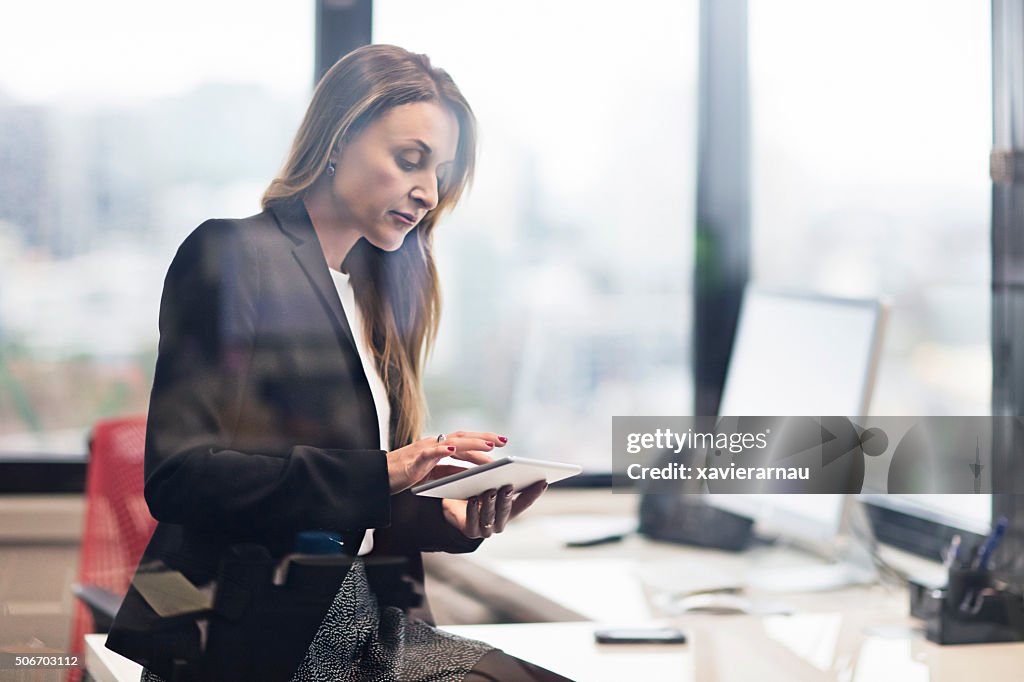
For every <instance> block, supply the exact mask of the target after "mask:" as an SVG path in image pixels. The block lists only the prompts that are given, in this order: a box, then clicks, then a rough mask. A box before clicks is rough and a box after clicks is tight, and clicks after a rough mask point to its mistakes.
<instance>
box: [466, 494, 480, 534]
mask: <svg viewBox="0 0 1024 682" xmlns="http://www.w3.org/2000/svg"><path fill="white" fill-rule="evenodd" d="M466 536H467V537H471V538H478V537H480V499H479V498H477V497H471V498H469V499H468V500H466Z"/></svg>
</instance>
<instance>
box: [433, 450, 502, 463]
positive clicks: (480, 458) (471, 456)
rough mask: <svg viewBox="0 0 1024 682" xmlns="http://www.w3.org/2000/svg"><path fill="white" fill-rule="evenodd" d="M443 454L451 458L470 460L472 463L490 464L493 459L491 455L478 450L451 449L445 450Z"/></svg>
mask: <svg viewBox="0 0 1024 682" xmlns="http://www.w3.org/2000/svg"><path fill="white" fill-rule="evenodd" d="M445 454H446V455H448V456H450V457H451V458H452V459H460V460H462V461H463V462H472V463H473V464H490V463H491V462H493V461H494V458H493V457H491V456H490V455H488V454H487V453H486V452H481V451H480V450H462V451H459V450H453V451H451V452H445Z"/></svg>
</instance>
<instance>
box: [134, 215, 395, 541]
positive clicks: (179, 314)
mask: <svg viewBox="0 0 1024 682" xmlns="http://www.w3.org/2000/svg"><path fill="white" fill-rule="evenodd" d="M244 231H245V226H239V225H237V224H235V223H234V222H233V221H207V222H206V223H204V224H203V225H201V226H199V227H198V228H197V229H196V230H195V231H194V232H193V233H192V234H191V235H190V236H189V237H188V238H187V239H186V240H185V242H184V243H183V244H182V246H181V247H180V248H179V249H178V252H177V254H176V255H175V257H174V260H173V262H172V263H171V266H170V268H169V270H168V273H167V278H166V280H165V282H164V290H163V296H162V299H161V303H160V345H159V351H158V356H157V362H156V373H155V376H154V381H153V391H152V396H151V399H150V408H149V417H148V424H147V433H146V454H145V476H146V481H145V496H146V501H147V503H148V504H149V507H150V510H151V512H152V514H153V516H154V518H156V519H157V520H159V521H164V522H168V523H175V524H180V525H184V526H191V527H197V528H208V529H210V530H214V529H215V530H216V531H218V532H224V533H228V534H231V535H241V536H248V537H260V536H266V535H275V536H280V535H282V534H285V535H286V534H290V533H295V532H298V531H301V530H307V529H331V530H347V529H361V528H373V527H377V528H382V527H386V526H388V525H390V523H391V518H390V516H391V511H390V507H391V504H390V500H389V498H390V494H389V486H388V473H387V460H386V458H385V456H384V453H383V452H382V451H380V450H338V449H325V448H318V447H312V446H305V445H289V446H268V447H267V448H266V449H259V448H257V449H255V450H253V449H234V448H233V447H232V445H233V443H232V436H231V434H232V433H234V430H235V426H236V424H237V422H238V420H239V418H240V415H241V413H242V410H243V407H244V406H243V405H242V404H241V402H242V400H243V398H242V396H243V395H245V391H244V388H245V386H246V383H245V382H246V381H247V380H249V379H250V376H249V375H250V373H251V369H252V367H251V364H252V360H253V354H254V342H255V339H256V334H257V310H258V305H259V300H260V298H259V288H260V259H259V258H258V257H257V254H256V249H257V247H256V245H255V240H254V239H252V238H251V237H250V238H245V235H244Z"/></svg>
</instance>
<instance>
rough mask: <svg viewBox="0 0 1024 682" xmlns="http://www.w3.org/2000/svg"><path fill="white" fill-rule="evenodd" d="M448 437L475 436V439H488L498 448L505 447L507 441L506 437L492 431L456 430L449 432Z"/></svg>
mask: <svg viewBox="0 0 1024 682" xmlns="http://www.w3.org/2000/svg"><path fill="white" fill-rule="evenodd" d="M448 438H449V439H451V438H476V439H477V440H484V441H490V442H492V443H494V446H495V447H498V448H501V447H505V445H506V444H507V443H508V437H506V436H502V435H501V434H498V433H494V432H493V431H456V432H455V433H449V434H448Z"/></svg>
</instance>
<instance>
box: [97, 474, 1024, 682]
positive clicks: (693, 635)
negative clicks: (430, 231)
mask: <svg viewBox="0 0 1024 682" xmlns="http://www.w3.org/2000/svg"><path fill="white" fill-rule="evenodd" d="M630 498H631V496H623V495H612V494H611V493H610V492H606V491H600V492H590V493H586V494H583V495H571V494H570V495H564V496H557V495H553V494H551V493H549V494H548V495H545V497H544V498H542V500H541V503H538V505H537V507H538V509H537V510H536V511H537V512H538V513H536V514H534V513H533V512H534V510H531V514H530V515H529V516H528V517H526V518H523V519H520V520H518V521H517V522H516V523H514V524H513V525H511V526H510V527H509V529H508V530H507V531H506V532H505V533H504V534H502V535H501V536H498V537H496V538H493V539H492V540H489V541H488V542H485V543H484V544H483V546H482V547H481V548H480V549H479V550H478V551H477V552H475V553H474V554H468V555H427V564H428V566H429V565H430V564H432V563H433V564H436V565H441V564H443V565H444V567H445V568H447V569H449V570H451V569H455V570H457V571H459V573H460V575H463V576H467V577H468V578H469V579H474V580H478V581H480V582H481V583H483V584H488V583H491V582H492V581H493V579H494V578H493V577H494V576H495V575H497V576H501V577H504V578H506V579H510V580H513V581H515V582H517V583H518V584H520V585H525V586H526V587H529V588H530V589H531V590H533V591H535V592H537V593H539V594H541V595H543V596H544V597H546V598H547V599H548V600H551V601H554V602H556V603H557V604H559V605H561V606H562V607H564V608H563V609H562V610H563V612H568V613H571V612H575V613H578V614H580V615H582V616H583V617H585V618H589V619H591V621H592V622H567V623H529V624H517V625H462V626H449V627H446V628H445V629H446V630H449V631H451V632H454V633H457V634H461V635H464V636H466V637H472V638H474V639H480V640H484V641H487V642H490V643H492V644H494V645H495V646H497V647H499V648H502V649H504V650H505V651H507V652H509V653H511V654H513V655H516V656H519V657H521V658H524V659H526V660H529V661H532V662H534V663H537V664H538V665H542V666H544V667H547V668H550V669H551V670H554V671H556V672H559V673H561V674H563V675H566V676H567V677H570V678H572V679H576V680H579V681H580V682H601V681H603V680H608V681H615V682H620V681H622V680H636V681H637V682H640V681H641V680H642V681H643V682H647V680H652V681H657V682H661V681H663V680H664V681H671V680H686V681H694V682H747V681H748V680H752V679H756V680H759V682H761V681H764V682H776V681H777V682H803V681H814V682H819V681H826V680H827V681H830V682H887V681H888V680H893V681H894V682H895V681H897V680H898V681H899V682H974V681H977V682H1010V681H1011V680H1012V681H1015V682H1019V681H1020V680H1024V644H989V645H967V646H947V647H940V646H937V645H935V644H932V643H931V642H928V641H927V640H925V639H924V638H923V637H922V636H921V635H920V633H919V632H918V633H915V631H914V628H915V626H917V625H919V624H918V623H917V622H916V621H914V620H913V619H911V618H909V616H908V615H907V608H908V607H907V596H906V593H905V591H904V590H903V589H900V588H893V587H883V586H880V585H874V586H869V587H857V588H847V589H843V590H839V591H836V592H831V593H818V594H793V595H781V596H779V595H773V597H772V598H773V599H782V600H785V601H786V602H787V603H788V604H789V605H790V606H791V607H793V609H794V610H795V613H794V614H793V615H790V616H768V617H754V616H714V615H699V614H689V615H683V616H678V617H673V618H664V617H662V615H661V614H659V613H658V610H657V609H656V608H655V607H654V606H652V602H651V600H650V599H649V597H650V596H651V594H652V592H654V591H657V590H683V589H687V588H688V587H689V586H692V585H694V584H699V583H700V582H702V581H706V580H709V579H715V580H718V579H721V578H722V577H723V576H730V577H735V578H741V577H742V575H743V574H744V573H745V572H746V571H748V570H751V569H752V568H753V569H755V570H756V568H757V567H760V566H778V565H784V564H786V563H793V562H795V561H805V559H803V558H800V557H798V556H797V555H795V554H794V553H792V552H784V551H783V552H777V551H768V550H757V551H754V552H751V553H744V554H729V553H722V552H715V551H709V550H701V549H694V548H686V547H681V546H676V545H669V544H663V543H653V542H649V541H646V540H643V539H642V538H638V537H630V538H627V540H626V541H624V542H622V543H617V544H610V545H601V546H597V547H591V548H579V549H566V548H565V547H564V546H563V544H562V541H561V540H560V539H559V538H558V537H556V536H555V534H554V533H552V532H551V528H552V524H551V523H550V522H549V521H547V520H546V519H547V518H550V517H557V516H558V515H559V514H579V513H584V512H587V511H591V510H593V509H595V508H596V509H599V510H602V511H606V512H611V513H624V512H628V511H629V510H630V509H632V505H635V503H636V498H632V499H630ZM753 596H755V597H756V596H757V595H753ZM652 622H658V623H672V624H675V625H677V626H679V627H680V628H681V629H682V630H683V631H684V632H685V633H686V634H687V637H688V639H689V641H688V642H687V644H685V645H597V644H595V643H594V640H593V631H594V629H596V628H597V627H599V626H601V625H609V626H628V625H642V624H651V623H652ZM102 637H103V636H102V635H99V636H97V635H92V636H89V637H88V638H87V646H88V650H87V652H86V663H87V665H88V666H89V669H90V671H92V672H93V675H94V677H96V679H97V680H99V681H100V682H113V681H114V680H117V681H121V680H130V681H131V682H136V681H137V680H138V677H139V667H138V666H137V665H135V664H134V663H131V662H130V661H125V659H123V658H121V657H120V656H118V655H117V654H114V653H113V652H110V651H107V650H106V649H105V648H103V647H102V641H103V639H102Z"/></svg>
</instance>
